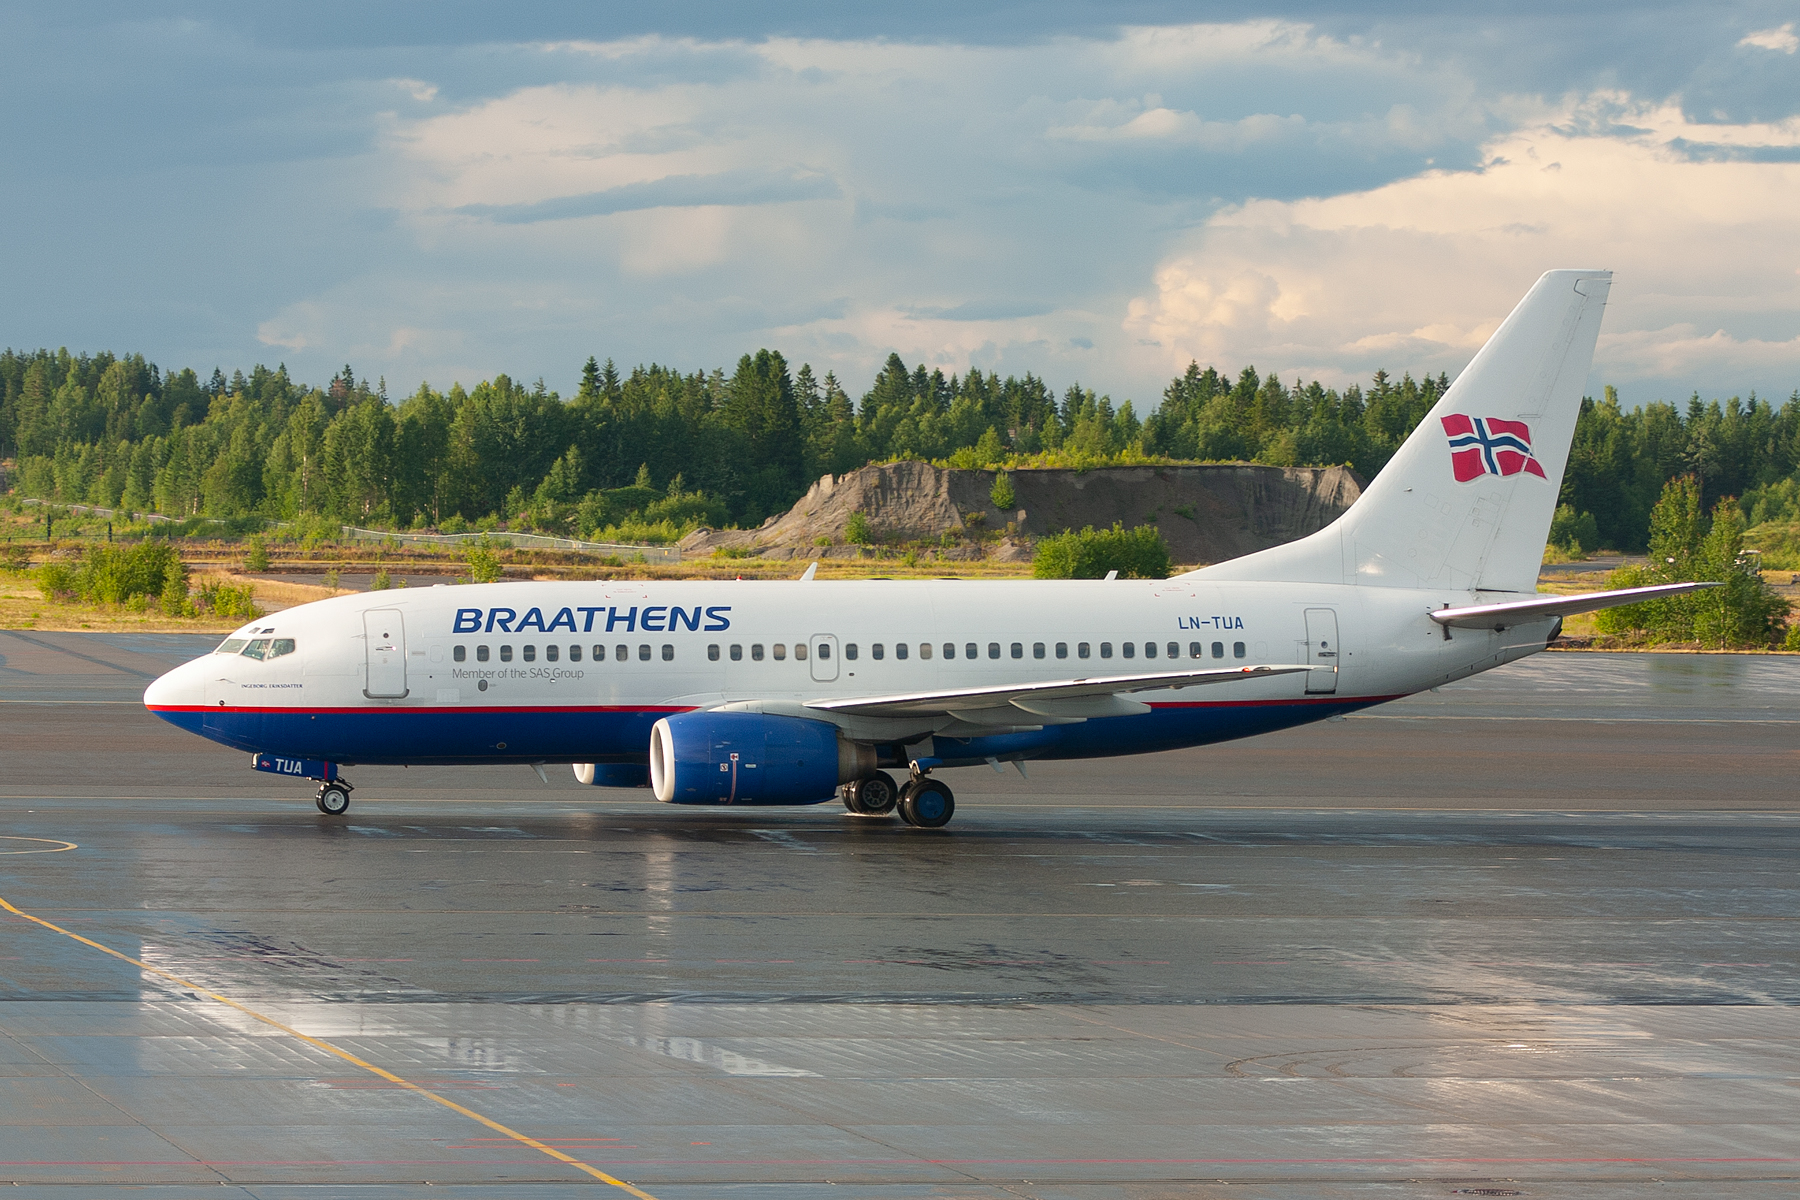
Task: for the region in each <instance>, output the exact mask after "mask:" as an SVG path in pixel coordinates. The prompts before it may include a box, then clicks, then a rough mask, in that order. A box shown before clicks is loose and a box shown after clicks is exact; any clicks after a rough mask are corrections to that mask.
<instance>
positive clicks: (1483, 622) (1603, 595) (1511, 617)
mask: <svg viewBox="0 0 1800 1200" xmlns="http://www.w3.org/2000/svg"><path fill="white" fill-rule="evenodd" d="M1720 586H1723V585H1721V584H1717V583H1659V584H1655V585H1653V586H1651V587H1635V588H1619V589H1618V590H1617V591H1611V592H1583V593H1581V594H1580V595H1577V596H1533V597H1532V598H1531V599H1529V600H1508V601H1506V602H1504V603H1502V604H1474V605H1470V606H1469V607H1467V608H1440V609H1438V610H1437V611H1436V612H1434V613H1432V614H1431V619H1432V620H1434V621H1436V622H1437V623H1438V624H1439V625H1449V626H1451V627H1453V628H1456V629H1506V628H1508V627H1509V626H1513V625H1521V624H1524V623H1525V622H1526V621H1535V620H1538V619H1539V618H1542V617H1571V616H1574V615H1575V614H1576V613H1584V612H1595V611H1597V610H1599V609H1602V608H1618V607H1619V606H1620V605H1623V604H1636V603H1638V602H1639V601H1642V600H1654V599H1656V598H1657V597H1659V596H1684V595H1686V594H1687V593H1689V592H1697V591H1700V590H1701V589H1702V588H1715V587H1720Z"/></svg>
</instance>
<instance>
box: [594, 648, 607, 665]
mask: <svg viewBox="0 0 1800 1200" xmlns="http://www.w3.org/2000/svg"><path fill="white" fill-rule="evenodd" d="M594 661H595V662H605V661H606V647H605V646H595V647H594Z"/></svg>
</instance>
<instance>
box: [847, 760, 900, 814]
mask: <svg viewBox="0 0 1800 1200" xmlns="http://www.w3.org/2000/svg"><path fill="white" fill-rule="evenodd" d="M854 786H855V787H856V800H857V805H858V807H857V809H856V810H855V811H857V812H859V813H862V814H863V815H864V816H868V817H885V816H887V815H888V814H889V813H891V812H893V811H894V806H895V805H896V804H898V803H899V802H900V785H899V784H897V783H895V782H894V777H893V776H892V775H889V774H888V773H887V772H886V771H877V772H875V773H874V774H873V775H871V776H869V777H868V778H867V779H859V780H857V781H856V783H855V785H854Z"/></svg>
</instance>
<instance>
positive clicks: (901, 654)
mask: <svg viewBox="0 0 1800 1200" xmlns="http://www.w3.org/2000/svg"><path fill="white" fill-rule="evenodd" d="M894 657H895V658H905V657H906V643H905V642H896V643H895V644H894Z"/></svg>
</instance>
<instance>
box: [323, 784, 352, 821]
mask: <svg viewBox="0 0 1800 1200" xmlns="http://www.w3.org/2000/svg"><path fill="white" fill-rule="evenodd" d="M317 803H318V805H319V811H320V812H322V813H324V814H325V815H326V816H328V817H341V816H343V815H344V814H345V813H347V812H349V811H350V793H349V792H348V791H347V790H346V789H344V788H342V787H340V786H338V785H337V784H335V783H328V784H326V785H325V786H324V787H322V788H320V789H319V796H318V801H317Z"/></svg>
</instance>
